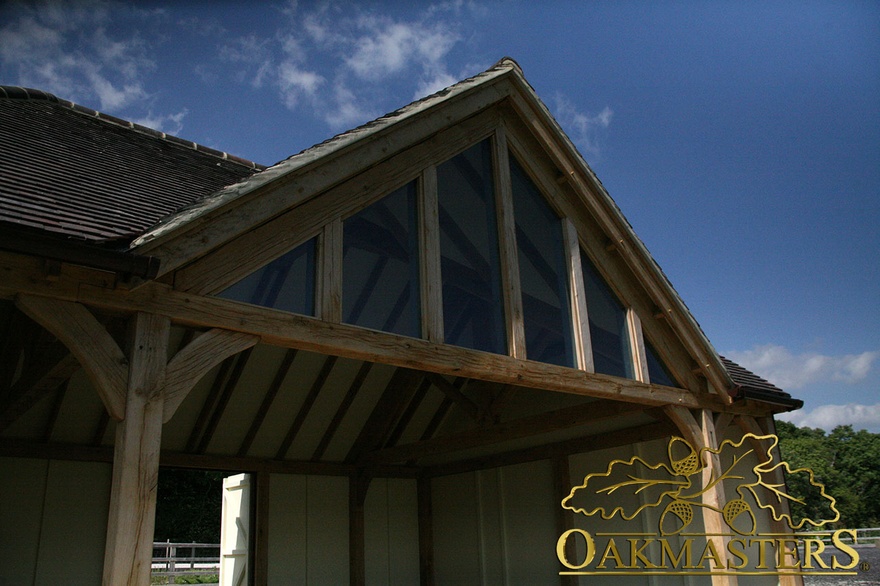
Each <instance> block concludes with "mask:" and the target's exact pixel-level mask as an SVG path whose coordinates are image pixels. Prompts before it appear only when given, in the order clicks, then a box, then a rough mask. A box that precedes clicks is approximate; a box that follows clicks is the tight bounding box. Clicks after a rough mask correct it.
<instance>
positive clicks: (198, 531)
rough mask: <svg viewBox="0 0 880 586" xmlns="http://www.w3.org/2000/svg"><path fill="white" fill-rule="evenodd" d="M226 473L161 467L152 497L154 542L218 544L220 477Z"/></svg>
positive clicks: (220, 502) (221, 490)
mask: <svg viewBox="0 0 880 586" xmlns="http://www.w3.org/2000/svg"><path fill="white" fill-rule="evenodd" d="M229 475H230V473H229V472H215V471H211V470H186V469H181V468H162V469H160V470H159V488H158V494H157V496H156V530H155V532H154V533H153V535H154V539H155V540H156V541H171V542H177V543H220V516H221V512H222V497H223V478H224V477H226V476H229Z"/></svg>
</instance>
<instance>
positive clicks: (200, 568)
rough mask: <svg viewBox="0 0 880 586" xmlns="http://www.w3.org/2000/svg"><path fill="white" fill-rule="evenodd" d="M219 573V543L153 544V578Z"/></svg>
mask: <svg viewBox="0 0 880 586" xmlns="http://www.w3.org/2000/svg"><path fill="white" fill-rule="evenodd" d="M219 573H220V544H219V543H172V542H170V541H156V542H153V572H152V574H153V576H167V577H169V578H172V577H176V576H186V575H193V574H202V575H204V574H219Z"/></svg>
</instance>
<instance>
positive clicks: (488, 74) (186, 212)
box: [132, 57, 524, 251]
mask: <svg viewBox="0 0 880 586" xmlns="http://www.w3.org/2000/svg"><path fill="white" fill-rule="evenodd" d="M511 73H515V74H516V75H517V76H519V77H520V78H523V74H522V69H521V68H520V66H519V64H518V63H516V61H514V60H513V59H511V58H510V57H504V58H503V59H501V60H499V61H498V62H497V63H496V64H495V65H493V66H492V67H490V68H489V69H487V70H486V71H484V72H482V73H479V74H477V75H475V76H473V77H470V78H468V79H465V80H462V81H460V82H458V83H456V84H453V85H451V86H449V87H447V88H444V89H441V90H439V91H437V92H435V93H433V94H431V95H429V96H426V97H424V98H421V99H419V100H417V101H415V102H412V103H410V104H408V105H406V106H403V107H402V108H399V109H397V110H394V111H392V112H389V113H388V114H385V115H383V116H380V117H379V118H376V119H375V120H371V121H370V122H367V123H365V124H363V125H361V126H358V127H356V128H353V129H351V130H347V131H345V132H342V133H340V134H337V135H336V136H333V137H332V138H329V139H327V140H325V141H323V142H321V143H318V144H316V145H314V146H311V147H309V148H307V149H305V150H303V151H301V152H299V153H297V154H295V155H292V156H290V157H288V158H286V159H284V160H282V161H279V162H278V163H276V164H274V165H272V166H270V167H267V168H265V169H264V170H263V171H262V172H261V173H258V174H255V175H253V176H251V177H248V178H245V179H244V180H242V181H240V182H238V183H236V184H234V185H230V186H228V187H225V188H224V189H221V190H220V191H218V192H216V193H214V194H212V195H210V196H208V197H205V198H203V199H201V200H199V201H198V202H195V203H194V204H192V205H190V206H187V207H186V208H184V209H182V210H179V211H178V212H177V213H175V214H172V215H170V216H168V217H166V218H164V219H163V220H162V221H161V222H159V223H158V224H157V225H156V226H154V227H153V228H152V229H151V230H149V231H147V232H145V233H144V234H142V235H141V236H140V237H139V238H137V239H136V240H134V241H133V243H132V249H141V250H144V251H147V250H151V249H152V248H153V247H154V246H156V244H157V242H161V241H162V240H164V239H167V238H169V237H172V236H173V234H174V233H176V232H178V231H180V230H187V229H189V228H190V224H192V223H198V222H200V221H204V220H207V219H208V218H209V217H210V216H211V214H212V212H215V211H217V210H219V209H220V208H222V207H223V206H224V205H226V204H229V203H230V202H234V201H236V200H238V199H240V198H245V197H246V196H248V195H249V194H251V193H253V192H254V191H256V190H258V189H260V188H262V187H265V186H267V185H269V184H270V183H272V182H275V181H278V180H281V179H283V178H285V177H287V176H289V175H291V174H294V173H297V172H299V171H301V170H302V169H304V168H306V167H308V166H309V165H311V164H313V163H315V162H318V161H322V160H326V159H328V158H333V157H336V156H340V155H341V154H342V153H343V152H344V151H345V150H346V149H348V148H350V147H353V146H355V145H357V144H358V143H360V142H362V141H368V140H375V139H376V138H378V137H379V136H380V135H382V134H383V133H385V132H387V131H389V129H392V128H393V127H394V126H395V125H398V124H401V123H405V122H406V121H408V120H410V119H412V118H414V117H416V116H418V115H420V114H422V113H424V112H426V111H428V110H430V109H432V108H435V107H437V106H439V105H442V104H444V103H446V102H449V101H451V100H454V99H455V98H457V97H459V96H461V95H463V94H467V93H469V92H472V91H474V90H475V89H476V88H479V87H481V86H484V85H488V84H490V83H492V82H494V81H496V80H498V79H500V78H503V77H505V76H508V75H510V74H511ZM523 80H524V78H523ZM493 101H494V100H493Z"/></svg>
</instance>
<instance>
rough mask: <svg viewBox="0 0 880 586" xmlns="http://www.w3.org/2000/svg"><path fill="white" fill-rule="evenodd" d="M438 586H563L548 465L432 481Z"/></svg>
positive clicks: (447, 477)
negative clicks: (518, 585) (499, 585)
mask: <svg viewBox="0 0 880 586" xmlns="http://www.w3.org/2000/svg"><path fill="white" fill-rule="evenodd" d="M432 500H433V512H434V567H435V570H436V577H437V583H438V584H486V585H496V584H530V585H532V584H534V585H538V584H554V585H557V584H559V576H558V571H559V570H558V568H557V566H558V562H557V561H556V552H555V547H556V539H557V537H558V536H557V535H556V528H555V521H554V515H555V513H556V510H555V507H556V505H557V503H556V500H557V499H556V498H555V497H554V494H553V482H552V468H551V465H550V463H549V462H548V461H541V462H532V463H528V464H520V465H516V466H506V467H503V468H495V469H491V470H483V471H479V472H471V473H466V474H458V475H455V476H446V477H440V478H435V479H433V480H432Z"/></svg>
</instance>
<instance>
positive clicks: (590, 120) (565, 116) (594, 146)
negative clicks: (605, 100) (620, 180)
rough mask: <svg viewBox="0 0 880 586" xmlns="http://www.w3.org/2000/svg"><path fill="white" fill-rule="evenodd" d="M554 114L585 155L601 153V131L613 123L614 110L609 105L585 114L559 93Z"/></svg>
mask: <svg viewBox="0 0 880 586" xmlns="http://www.w3.org/2000/svg"><path fill="white" fill-rule="evenodd" d="M554 105H555V108H554V110H555V111H554V116H555V117H556V120H557V121H558V122H559V125H560V126H562V129H563V130H564V131H565V132H566V134H568V135H569V136H570V137H571V139H572V141H574V143H575V144H576V145H577V146H578V148H579V149H581V150H582V151H583V152H584V154H585V155H591V156H594V157H597V156H599V154H600V153H601V148H600V143H599V131H600V130H604V129H605V128H608V126H610V125H611V119H612V117H613V116H614V112H613V111H612V110H611V108H609V107H608V106H605V108H603V109H602V111H601V112H599V113H598V114H592V115H591V114H584V113H583V112H581V111H580V110H578V108H577V107H576V106H575V105H574V104H573V103H572V102H571V100H569V99H568V98H566V97H565V96H563V95H562V94H557V95H556V97H555V99H554Z"/></svg>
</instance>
